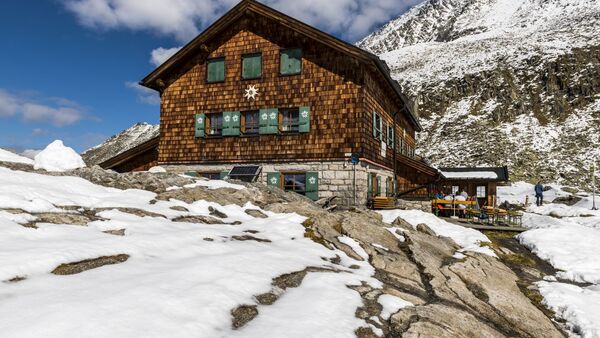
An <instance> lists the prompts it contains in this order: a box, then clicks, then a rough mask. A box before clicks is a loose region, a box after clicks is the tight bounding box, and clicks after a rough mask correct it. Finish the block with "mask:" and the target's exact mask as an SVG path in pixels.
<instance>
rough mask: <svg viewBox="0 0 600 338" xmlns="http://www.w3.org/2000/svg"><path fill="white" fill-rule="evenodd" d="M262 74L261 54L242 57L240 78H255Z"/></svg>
mask: <svg viewBox="0 0 600 338" xmlns="http://www.w3.org/2000/svg"><path fill="white" fill-rule="evenodd" d="M261 76H262V55H261V54H253V55H245V56H243V57H242V78H244V79H256V78H259V77H261Z"/></svg>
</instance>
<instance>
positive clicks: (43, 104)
mask: <svg viewBox="0 0 600 338" xmlns="http://www.w3.org/2000/svg"><path fill="white" fill-rule="evenodd" d="M14 116H20V117H21V118H22V119H23V120H24V121H25V122H48V123H50V124H52V125H54V126H57V127H64V126H68V125H71V124H74V123H76V122H78V121H80V120H81V119H83V118H84V112H83V109H82V108H81V107H79V106H78V105H77V104H76V103H75V102H73V101H70V100H67V99H64V98H58V97H51V98H41V97H31V95H19V94H14V93H9V92H8V91H5V90H2V89H0V117H14Z"/></svg>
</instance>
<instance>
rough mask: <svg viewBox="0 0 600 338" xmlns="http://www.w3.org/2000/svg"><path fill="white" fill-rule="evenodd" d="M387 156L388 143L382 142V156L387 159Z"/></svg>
mask: <svg viewBox="0 0 600 338" xmlns="http://www.w3.org/2000/svg"><path fill="white" fill-rule="evenodd" d="M386 154H387V143H385V142H383V141H381V156H383V157H385V155H386Z"/></svg>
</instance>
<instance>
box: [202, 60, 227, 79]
mask: <svg viewBox="0 0 600 338" xmlns="http://www.w3.org/2000/svg"><path fill="white" fill-rule="evenodd" d="M206 81H207V82H209V83H214V82H223V81H225V58H217V59H211V60H208V61H207V62H206Z"/></svg>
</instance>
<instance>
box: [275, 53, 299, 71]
mask: <svg viewBox="0 0 600 338" xmlns="http://www.w3.org/2000/svg"><path fill="white" fill-rule="evenodd" d="M279 65H280V74H281V75H295V74H300V73H301V72H302V50H301V49H300V48H293V49H284V50H282V51H281V55H280V60H279Z"/></svg>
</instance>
